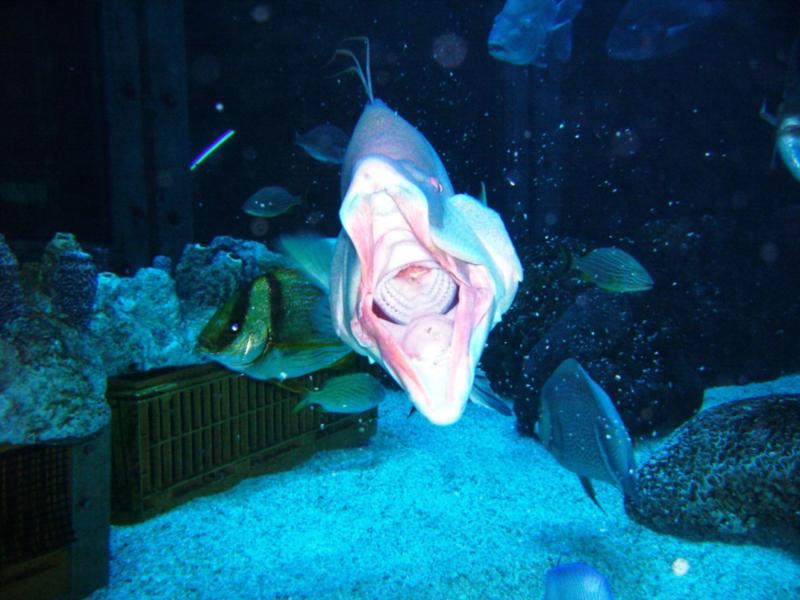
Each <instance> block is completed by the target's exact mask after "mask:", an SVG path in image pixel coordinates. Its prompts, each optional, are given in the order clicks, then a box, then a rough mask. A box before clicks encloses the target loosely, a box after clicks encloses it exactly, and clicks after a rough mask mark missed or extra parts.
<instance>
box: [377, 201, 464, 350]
mask: <svg viewBox="0 0 800 600" xmlns="http://www.w3.org/2000/svg"><path fill="white" fill-rule="evenodd" d="M401 198H402V192H401V191H400V190H398V191H396V193H393V192H392V191H391V190H389V189H385V190H381V191H378V192H376V193H374V194H372V195H371V196H370V197H369V199H368V200H367V202H365V203H364V206H365V207H367V210H366V211H367V212H369V213H371V216H372V221H371V225H370V224H369V220H368V219H364V220H363V221H362V223H363V226H364V227H369V228H370V229H371V231H370V237H371V238H372V239H373V240H374V244H373V246H372V251H371V254H372V256H371V258H372V260H371V265H372V273H371V274H370V275H369V276H368V277H367V278H366V281H362V284H366V286H365V287H366V288H367V289H364V290H363V292H364V297H365V298H367V297H371V305H368V307H369V308H370V309H371V313H372V315H371V317H370V318H368V320H369V321H371V324H372V327H371V329H373V328H374V329H375V330H377V331H376V333H379V334H382V336H380V337H385V336H389V337H390V338H391V340H392V341H393V342H394V344H396V345H397V346H398V347H399V348H400V349H402V351H403V352H404V354H406V355H407V356H408V357H409V358H417V359H437V358H441V357H443V356H445V355H447V354H449V351H450V347H451V342H452V337H453V323H454V314H455V308H456V306H457V305H458V301H459V289H460V284H459V281H458V280H457V279H456V277H454V275H453V274H452V273H451V272H450V271H448V269H447V268H445V266H443V265H442V264H441V263H440V262H439V261H438V260H437V258H436V256H435V254H436V252H435V250H433V251H431V249H429V248H428V247H426V245H425V244H424V243H421V240H425V238H427V232H421V235H420V232H415V231H414V225H413V223H415V222H416V224H417V226H421V225H422V223H423V222H424V220H423V218H422V217H416V218H415V217H414V215H407V214H406V212H409V209H408V207H402V206H401V204H402V200H401ZM404 208H405V211H406V212H404V210H403V209H404ZM409 217H410V218H409Z"/></svg>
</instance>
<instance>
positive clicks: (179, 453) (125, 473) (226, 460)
mask: <svg viewBox="0 0 800 600" xmlns="http://www.w3.org/2000/svg"><path fill="white" fill-rule="evenodd" d="M340 373H341V372H340V371H318V372H316V373H313V374H312V375H308V376H305V377H302V378H297V379H293V380H286V381H285V382H283V383H282V384H281V385H278V384H277V383H275V382H270V381H260V380H255V379H251V378H249V377H246V376H244V375H242V374H240V373H234V372H231V371H228V370H227V369H224V368H223V367H220V366H217V365H215V364H207V365H200V366H196V367H188V368H181V369H170V370H162V371H157V372H151V373H144V374H138V375H133V376H130V377H119V378H114V379H110V380H109V385H108V391H107V397H108V400H109V403H110V404H111V409H112V417H111V424H112V425H111V435H112V522H114V523H130V522H136V521H141V520H143V519H146V518H149V517H151V516H153V515H155V514H158V513H160V512H163V511H165V510H168V509H170V508H172V507H174V506H177V505H179V504H182V503H183V502H186V501H187V500H189V499H190V498H193V497H195V496H198V495H203V494H209V493H213V492H217V491H220V490H222V489H225V488H227V487H230V486H232V485H234V484H235V483H237V482H238V481H241V480H242V479H244V478H245V477H248V476H252V475H257V474H262V473H266V472H270V471H276V470H280V469H286V468H289V467H291V466H292V465H295V464H297V463H298V462H300V461H302V460H304V459H305V458H307V457H308V456H310V455H311V454H313V453H314V452H315V451H316V450H318V449H321V448H331V447H345V446H352V445H359V444H362V443H364V442H365V441H366V440H367V439H368V438H369V436H371V435H372V434H373V433H374V432H375V429H376V422H377V409H373V410H371V411H368V412H366V413H361V414H358V415H333V414H326V413H324V412H322V411H319V410H303V411H300V412H298V413H297V414H292V412H291V411H292V409H293V408H294V407H295V406H296V405H297V403H298V402H299V401H300V397H299V395H298V394H296V393H293V392H291V391H289V390H291V389H298V388H303V387H308V385H309V384H310V383H313V385H321V384H322V383H323V382H324V381H325V380H326V379H328V378H329V377H331V376H333V375H335V374H340Z"/></svg>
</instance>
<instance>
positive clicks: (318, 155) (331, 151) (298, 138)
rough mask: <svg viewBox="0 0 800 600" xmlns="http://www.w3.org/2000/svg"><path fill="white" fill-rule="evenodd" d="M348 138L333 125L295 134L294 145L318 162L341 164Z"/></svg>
mask: <svg viewBox="0 0 800 600" xmlns="http://www.w3.org/2000/svg"><path fill="white" fill-rule="evenodd" d="M348 141H349V138H348V137H347V134H346V133H345V132H344V131H342V130H341V129H339V128H338V127H336V126H335V125H327V124H326V125H318V126H316V127H314V128H313V129H310V130H309V131H307V132H306V133H296V134H295V135H294V143H295V144H296V145H298V146H300V147H301V148H302V149H303V150H305V151H306V153H307V154H308V155H309V156H310V157H311V158H315V159H317V160H318V161H320V162H324V163H331V164H334V165H340V164H342V160H343V159H344V152H345V150H346V149H347V142H348Z"/></svg>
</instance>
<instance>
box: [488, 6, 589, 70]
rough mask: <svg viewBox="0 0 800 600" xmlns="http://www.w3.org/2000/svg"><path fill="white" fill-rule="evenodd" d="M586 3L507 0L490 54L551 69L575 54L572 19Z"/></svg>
mask: <svg viewBox="0 0 800 600" xmlns="http://www.w3.org/2000/svg"><path fill="white" fill-rule="evenodd" d="M581 8H583V0H560V1H557V0H506V3H505V6H503V10H502V11H500V12H499V13H498V15H497V16H496V17H495V18H494V25H492V30H491V32H489V54H490V55H491V56H492V57H493V58H495V59H497V60H501V61H503V62H507V63H511V64H512V65H518V66H523V65H529V64H535V65H536V66H537V67H543V68H544V67H547V63H548V59H549V57H550V56H553V57H555V59H556V60H558V61H559V62H567V61H568V60H569V57H570V56H571V55H572V20H573V19H574V18H575V16H576V15H577V14H578V13H579V12H580V10H581Z"/></svg>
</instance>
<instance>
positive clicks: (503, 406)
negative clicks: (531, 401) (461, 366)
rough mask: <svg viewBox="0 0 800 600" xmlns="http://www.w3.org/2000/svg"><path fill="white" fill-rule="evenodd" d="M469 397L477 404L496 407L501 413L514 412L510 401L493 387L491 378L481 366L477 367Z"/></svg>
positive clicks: (506, 414)
mask: <svg viewBox="0 0 800 600" xmlns="http://www.w3.org/2000/svg"><path fill="white" fill-rule="evenodd" d="M469 399H470V400H471V401H472V402H474V403H475V404H480V405H481V406H485V407H486V408H491V409H494V410H496V411H497V412H499V413H500V414H501V415H505V416H507V417H510V416H512V415H513V414H514V413H513V412H512V411H511V407H510V406H509V402H508V401H507V400H506V399H505V398H503V397H502V396H500V395H499V394H498V393H497V392H495V391H494V390H493V389H492V385H491V383H490V382H489V378H488V377H487V376H486V373H485V372H484V370H483V369H482V368H481V367H480V366H478V367H477V368H476V369H475V380H474V382H473V384H472V390H471V391H470V394H469Z"/></svg>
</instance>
